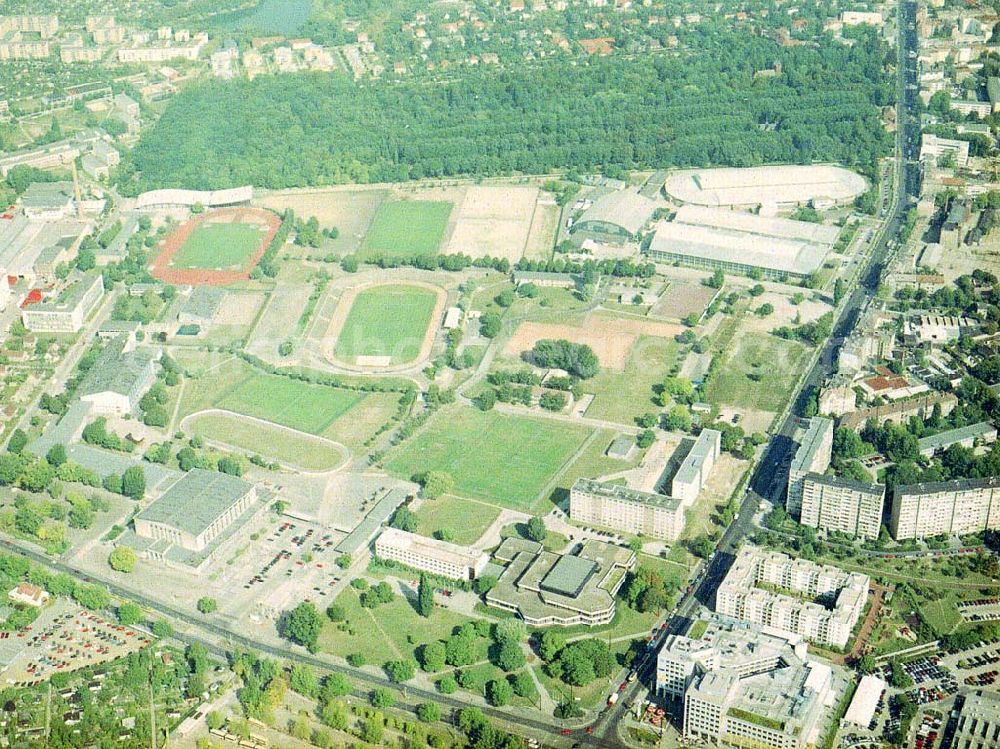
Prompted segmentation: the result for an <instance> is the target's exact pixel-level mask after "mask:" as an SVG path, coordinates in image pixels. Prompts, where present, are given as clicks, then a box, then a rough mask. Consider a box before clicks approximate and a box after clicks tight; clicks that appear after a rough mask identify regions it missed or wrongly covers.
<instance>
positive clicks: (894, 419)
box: [837, 393, 958, 431]
mask: <svg viewBox="0 0 1000 749" xmlns="http://www.w3.org/2000/svg"><path fill="white" fill-rule="evenodd" d="M957 404H958V398H956V397H955V394H954V393H926V394H923V395H919V396H917V397H915V398H907V399H905V400H900V401H896V402H894V403H886V404H882V405H879V406H872V407H871V408H862V409H858V410H857V411H853V412H851V413H847V414H844V415H843V416H841V417H840V419H839V420H838V422H837V425H838V426H841V427H844V428H846V429H853V430H855V431H860V430H861V429H862V428H863V427H864V425H865V424H866V423H867V422H868V420H869V419H874V421H875V423H877V424H884V423H885V422H887V421H888V422H890V423H892V424H905V423H906V422H907V421H909V420H910V417H911V416H916V417H917V418H919V419H926V418H927V417H928V416H930V415H931V413H932V412H933V411H934V407H935V406H940V409H941V415H942V416H947V415H948V414H950V413H951V412H952V411H954V410H955V406H956V405H957Z"/></svg>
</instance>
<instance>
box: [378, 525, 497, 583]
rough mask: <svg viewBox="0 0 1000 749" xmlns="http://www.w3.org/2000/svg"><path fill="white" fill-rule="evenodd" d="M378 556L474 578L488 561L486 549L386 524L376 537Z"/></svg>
mask: <svg viewBox="0 0 1000 749" xmlns="http://www.w3.org/2000/svg"><path fill="white" fill-rule="evenodd" d="M375 556H377V557H379V558H380V559H388V560H390V561H393V562H399V563H400V564H405V565H406V566H407V567H413V568H414V569H417V570H423V571H424V572H430V573H431V574H433V575H440V576H441V577H447V578H449V579H451V580H474V579H475V578H477V577H478V576H479V574H480V573H481V572H482V571H483V568H484V567H485V566H486V564H487V563H488V562H489V556H488V555H487V554H486V553H485V552H483V551H479V550H477V549H471V548H469V547H467V546H459V545H458V544H453V543H448V542H447V541H438V540H437V539H435V538H427V537H426V536H418V535H417V534H416V533H408V532H407V531H401V530H399V529H398V528H386V529H385V530H384V531H382V533H381V535H380V536H379V537H378V538H377V539H375Z"/></svg>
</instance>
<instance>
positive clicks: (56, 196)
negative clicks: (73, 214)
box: [21, 182, 73, 211]
mask: <svg viewBox="0 0 1000 749" xmlns="http://www.w3.org/2000/svg"><path fill="white" fill-rule="evenodd" d="M72 200H73V183H72V182H32V183H31V184H30V185H28V189H27V190H25V191H24V194H23V195H21V206H22V207H23V208H24V209H25V210H26V211H29V210H35V211H45V210H58V209H59V208H64V207H65V206H66V204H67V203H69V202H70V201H72Z"/></svg>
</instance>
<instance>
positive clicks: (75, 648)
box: [0, 599, 150, 686]
mask: <svg viewBox="0 0 1000 749" xmlns="http://www.w3.org/2000/svg"><path fill="white" fill-rule="evenodd" d="M149 642H150V640H149V638H148V637H147V636H146V635H145V634H144V633H142V632H140V631H138V630H135V629H132V628H131V627H124V626H121V625H119V624H117V623H115V622H113V621H108V620H106V619H104V618H103V617H101V616H98V615H97V614H93V613H91V612H89V611H85V610H83V609H81V608H80V607H79V606H77V605H75V604H73V603H71V602H69V601H65V600H62V599H60V600H58V601H56V602H55V603H53V604H52V605H50V606H49V607H47V608H46V609H45V610H44V611H43V612H42V613H41V614H40V615H39V617H38V618H37V619H36V620H35V621H34V623H33V624H32V625H31V626H29V627H25V628H24V631H22V632H0V663H2V664H3V665H2V668H0V674H2V678H3V683H4V684H5V685H10V686H26V685H29V684H37V683H38V682H41V681H44V680H45V679H48V678H49V677H51V676H52V675H53V674H54V673H70V672H72V671H75V670H77V669H79V668H83V667H84V666H93V665H96V664H98V663H103V662H105V661H111V660H114V659H116V658H121V657H123V656H126V655H128V654H129V653H132V652H135V651H137V650H141V649H142V648H143V647H145V646H146V645H148V644H149Z"/></svg>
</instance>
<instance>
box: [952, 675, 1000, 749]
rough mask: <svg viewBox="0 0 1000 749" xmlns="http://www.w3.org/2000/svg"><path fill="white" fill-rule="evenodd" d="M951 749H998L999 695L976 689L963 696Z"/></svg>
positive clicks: (999, 729) (999, 741)
mask: <svg viewBox="0 0 1000 749" xmlns="http://www.w3.org/2000/svg"><path fill="white" fill-rule="evenodd" d="M951 746H952V749H1000V694H997V693H996V692H990V691H987V690H985V689H977V690H976V691H974V692H970V693H968V694H966V695H965V702H964V703H963V704H962V709H961V710H960V711H959V713H958V720H957V722H956V724H955V738H954V739H953V740H952V743H951Z"/></svg>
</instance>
